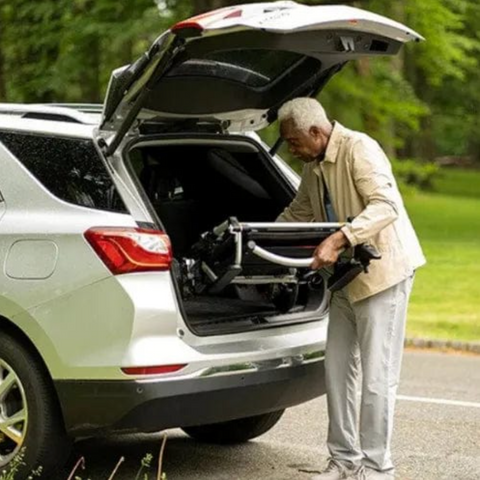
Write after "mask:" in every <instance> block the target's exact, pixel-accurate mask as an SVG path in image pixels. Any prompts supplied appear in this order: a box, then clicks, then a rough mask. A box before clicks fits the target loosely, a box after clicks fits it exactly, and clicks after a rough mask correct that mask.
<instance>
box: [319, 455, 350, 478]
mask: <svg viewBox="0 0 480 480" xmlns="http://www.w3.org/2000/svg"><path fill="white" fill-rule="evenodd" d="M354 472H355V470H352V469H350V468H348V467H346V466H345V465H343V464H342V463H340V462H338V461H337V460H335V459H334V458H331V459H330V460H329V462H328V465H327V468H326V469H325V470H324V471H323V472H322V473H320V474H319V475H315V476H314V477H312V478H311V479H310V480H345V479H346V478H350V477H349V475H352V474H353V473H354Z"/></svg>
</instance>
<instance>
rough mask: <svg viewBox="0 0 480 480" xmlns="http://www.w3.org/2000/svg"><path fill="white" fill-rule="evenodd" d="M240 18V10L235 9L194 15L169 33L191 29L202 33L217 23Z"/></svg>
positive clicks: (177, 24)
mask: <svg viewBox="0 0 480 480" xmlns="http://www.w3.org/2000/svg"><path fill="white" fill-rule="evenodd" d="M241 16H242V9H241V8H236V7H225V8H219V9H218V10H213V11H212V12H206V13H202V14H200V15H196V16H195V17H191V18H188V19H187V20H183V21H181V22H178V23H176V24H175V25H174V26H173V27H172V28H171V31H172V32H174V33H178V32H179V31H180V30H183V29H192V28H193V29H196V30H199V31H202V30H204V29H205V28H207V27H208V26H210V25H212V24H213V23H215V22H217V21H220V20H226V19H228V18H238V17H241Z"/></svg>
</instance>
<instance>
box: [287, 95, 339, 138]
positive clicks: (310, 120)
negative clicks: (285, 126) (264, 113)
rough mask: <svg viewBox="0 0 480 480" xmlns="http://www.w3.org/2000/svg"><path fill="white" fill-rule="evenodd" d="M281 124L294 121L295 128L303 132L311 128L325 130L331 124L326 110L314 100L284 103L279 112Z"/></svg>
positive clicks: (303, 98)
mask: <svg viewBox="0 0 480 480" xmlns="http://www.w3.org/2000/svg"><path fill="white" fill-rule="evenodd" d="M278 120H279V121H280V123H282V122H284V121H286V120H292V121H293V123H294V125H295V127H296V128H298V129H299V130H302V131H307V130H310V128H311V127H313V126H315V127H319V128H323V127H326V126H330V124H331V122H330V120H329V119H328V117H327V114H326V113H325V110H324V108H323V107H322V106H321V105H320V103H319V102H318V100H315V99H314V98H308V97H302V98H294V99H293V100H290V101H288V102H286V103H284V104H283V105H282V106H281V107H280V110H279V111H278Z"/></svg>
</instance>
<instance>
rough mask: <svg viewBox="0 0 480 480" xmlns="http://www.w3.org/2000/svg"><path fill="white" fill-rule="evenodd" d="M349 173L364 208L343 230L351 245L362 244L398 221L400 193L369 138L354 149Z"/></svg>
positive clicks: (375, 146) (384, 160)
mask: <svg viewBox="0 0 480 480" xmlns="http://www.w3.org/2000/svg"><path fill="white" fill-rule="evenodd" d="M350 167H351V172H352V175H353V180H354V184H355V187H356V189H357V191H358V193H359V194H360V196H361V197H362V199H363V202H364V204H365V209H364V210H363V211H362V212H361V213H360V214H359V215H358V216H357V217H355V219H354V220H353V222H352V223H350V224H347V225H346V226H344V227H342V231H343V233H344V234H345V236H346V237H347V239H348V240H349V242H350V244H351V245H352V246H355V245H357V244H359V243H364V242H367V241H368V240H370V239H371V238H372V237H373V236H375V235H376V234H377V233H378V232H380V230H383V229H384V228H385V227H386V226H388V225H389V224H391V223H392V222H394V221H395V220H396V219H397V218H398V212H399V206H400V203H401V198H400V194H399V192H398V188H397V185H396V182H395V179H394V177H393V173H392V168H391V165H390V162H389V160H388V158H387V156H386V155H385V153H384V152H383V150H382V149H381V147H380V146H379V145H378V143H377V142H375V141H374V140H372V139H371V138H368V137H363V138H361V139H359V140H357V141H356V143H355V144H354V146H353V152H352V160H351V165H350Z"/></svg>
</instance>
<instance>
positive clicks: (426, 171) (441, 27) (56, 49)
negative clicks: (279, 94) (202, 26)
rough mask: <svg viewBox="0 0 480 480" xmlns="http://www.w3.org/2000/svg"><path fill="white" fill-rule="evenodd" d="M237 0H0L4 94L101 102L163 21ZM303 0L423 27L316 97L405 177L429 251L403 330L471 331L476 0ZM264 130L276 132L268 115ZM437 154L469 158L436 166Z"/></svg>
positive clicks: (478, 224) (479, 232)
mask: <svg viewBox="0 0 480 480" xmlns="http://www.w3.org/2000/svg"><path fill="white" fill-rule="evenodd" d="M242 1H243V0H242ZM233 3H240V2H239V1H236V0H232V1H230V0H193V1H187V0H132V1H129V2H126V1H123V2H119V1H118V0H35V2H32V1H31V0H0V101H8V102H82V103H84V102H101V101H102V99H103V95H104V92H105V89H106V85H107V82H108V79H109V76H110V73H111V71H112V70H113V69H114V68H116V67H118V66H121V65H123V64H126V63H130V62H131V61H132V60H134V59H135V58H137V57H138V56H139V55H141V54H142V53H143V52H144V51H145V50H146V49H147V48H148V46H149V44H150V43H151V42H152V41H153V40H154V39H155V38H156V36H158V35H159V34H160V33H161V32H162V31H163V30H164V29H165V28H168V27H169V26H170V25H171V24H172V23H174V22H175V21H177V20H179V19H183V18H186V17H188V16H190V15H193V14H195V13H199V12H204V11H206V10H210V9H214V8H218V7H221V6H224V5H228V4H233ZM305 3H310V4H327V3H347V4H351V5H354V6H358V7H361V8H365V9H368V10H372V11H374V12H377V13H380V14H384V15H387V16H389V17H391V18H394V19H397V20H399V21H401V22H403V23H406V24H407V25H409V26H410V27H412V28H414V29H415V30H417V31H418V32H420V33H421V34H422V35H423V36H425V37H426V39H427V41H426V42H423V43H421V44H411V45H407V47H406V48H405V49H404V50H403V52H402V54H401V55H399V56H397V57H396V58H394V59H375V60H371V59H362V60H361V61H358V62H356V63H352V64H350V65H349V66H347V67H346V68H345V69H344V70H343V71H342V72H341V73H339V74H338V75H337V76H336V77H335V79H334V80H333V81H332V82H330V84H329V85H328V86H327V87H326V88H325V90H324V91H323V92H322V93H321V94H320V96H319V99H320V100H321V101H322V102H323V104H324V105H325V107H326V108H327V110H328V112H329V113H330V115H331V117H332V118H336V119H338V120H339V121H340V122H342V123H343V124H345V125H346V126H348V127H350V128H354V129H359V130H363V131H365V132H367V133H369V134H370V135H372V136H373V137H375V138H376V139H378V140H379V141H380V142H381V143H382V145H383V147H384V148H385V150H386V151H387V153H388V154H389V156H390V158H392V160H393V162H394V167H395V172H396V174H397V176H398V178H399V179H400V180H401V183H402V185H403V190H404V193H405V199H406V204H407V208H408V210H409V212H410V214H411V216H412V219H413V222H414V224H415V227H416V229H417V231H418V233H419V235H420V238H421V241H422V244H423V246H424V248H425V251H426V254H427V257H428V260H429V264H428V266H427V267H425V268H423V269H421V270H420V271H419V273H418V276H417V280H416V287H415V292H414V294H413V299H412V308H411V314H410V322H409V334H410V335H426V336H432V337H445V338H452V337H454V338H461V339H470V340H479V339H480V327H479V324H480V322H479V312H480V266H479V263H478V260H479V258H480V241H479V237H480V193H479V192H480V172H479V171H477V170H475V168H476V167H477V166H480V136H479V135H478V133H477V132H478V130H479V125H480V109H479V108H478V105H479V102H480V88H479V87H480V68H479V51H480V30H478V29H477V25H478V24H479V23H480V4H479V3H478V0H421V1H419V0H358V1H349V0H342V1H341V2H337V1H333V2H328V1H321V0H319V1H307V2H305ZM264 136H265V138H266V139H267V140H268V141H273V140H274V139H275V137H276V136H277V131H276V126H275V125H274V126H272V127H271V128H269V129H267V131H266V132H265V133H264ZM433 161H435V162H436V163H437V164H439V163H442V164H445V163H448V164H453V165H463V166H467V167H469V169H467V170H466V169H459V168H455V169H452V168H449V169H442V170H440V171H439V172H438V167H434V166H432V163H431V162H433ZM294 166H296V165H294ZM297 167H298V166H297ZM437 174H438V176H437ZM406 184H411V185H412V184H413V185H414V186H415V187H416V188H420V189H422V191H416V190H414V189H412V188H411V187H410V188H406V187H405V185H406Z"/></svg>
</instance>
